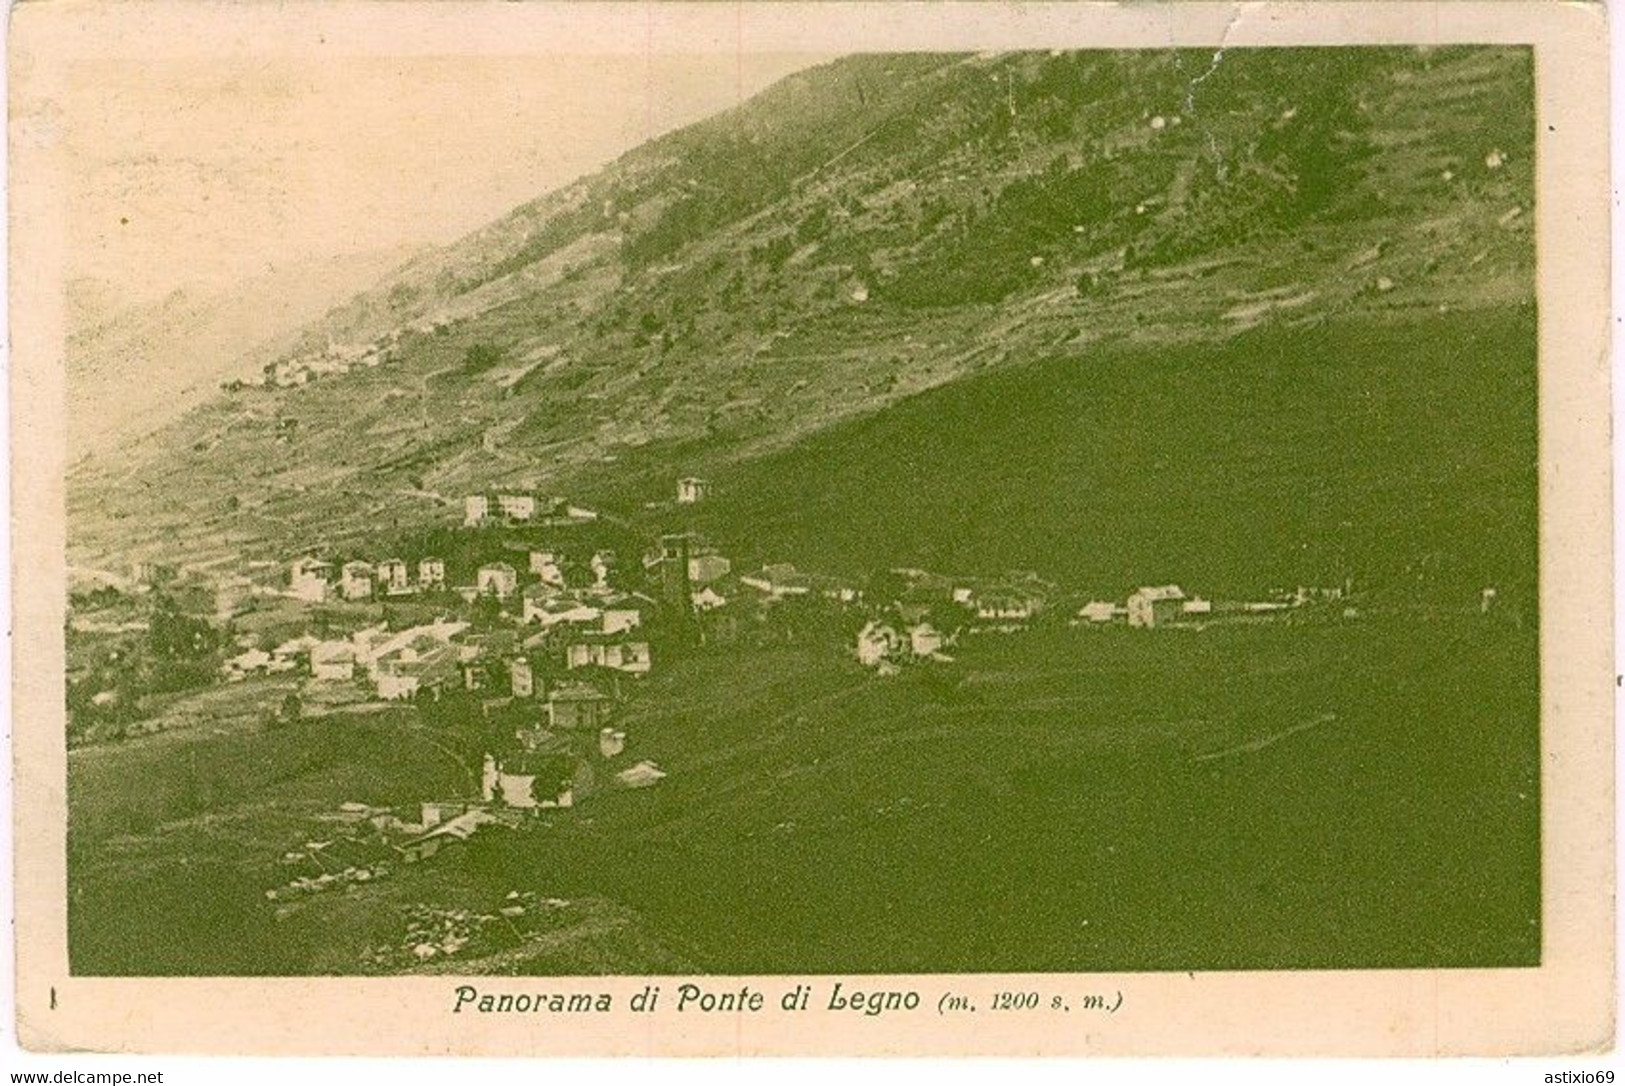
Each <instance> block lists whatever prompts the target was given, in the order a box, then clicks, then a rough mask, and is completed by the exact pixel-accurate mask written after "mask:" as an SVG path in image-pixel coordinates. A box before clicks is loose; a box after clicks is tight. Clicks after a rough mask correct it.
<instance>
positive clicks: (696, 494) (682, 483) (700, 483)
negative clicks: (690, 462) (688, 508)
mask: <svg viewBox="0 0 1625 1086" xmlns="http://www.w3.org/2000/svg"><path fill="white" fill-rule="evenodd" d="M710 486H711V484H709V483H707V482H706V481H705V480H704V479H696V478H694V477H693V476H692V475H690V476H686V477H684V478H682V479H679V480H677V504H679V505H694V504H696V503H698V502H702V501H704V500H705V495H706V492H707V491H708V490H710Z"/></svg>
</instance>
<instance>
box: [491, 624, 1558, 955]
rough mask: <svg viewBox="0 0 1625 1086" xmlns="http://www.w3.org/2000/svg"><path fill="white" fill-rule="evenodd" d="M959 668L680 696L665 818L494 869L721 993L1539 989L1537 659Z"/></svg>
mask: <svg viewBox="0 0 1625 1086" xmlns="http://www.w3.org/2000/svg"><path fill="white" fill-rule="evenodd" d="M959 655H960V660H959V662H958V663H956V664H955V665H951V666H945V667H944V668H943V669H942V670H941V671H940V672H936V673H932V672H916V673H913V674H910V675H908V676H905V677H901V678H899V679H898V680H895V681H893V682H889V683H888V682H886V681H882V680H876V679H873V678H870V677H869V676H867V675H864V674H861V673H859V672H858V671H857V670H856V669H855V668H854V667H852V666H851V665H849V664H847V663H845V662H844V661H839V660H836V659H834V658H832V657H830V658H815V657H811V656H808V657H803V656H800V655H797V654H796V653H792V652H789V651H786V652H784V653H783V654H782V656H781V657H778V658H774V659H771V660H755V661H752V660H733V659H727V658H721V659H715V660H711V661H706V662H703V663H697V664H694V665H693V666H691V667H680V668H677V669H674V670H672V671H671V672H670V673H669V674H668V675H667V676H665V677H663V678H661V679H657V680H656V682H658V683H660V684H661V687H662V688H661V689H660V691H659V696H654V697H650V698H649V699H647V701H646V702H645V703H644V704H646V705H647V706H649V711H648V713H647V715H646V716H643V717H641V718H639V719H635V720H633V721H631V722H630V729H629V730H630V731H631V734H632V735H633V737H634V739H635V742H636V743H637V744H638V748H639V750H640V751H641V752H644V753H647V754H648V755H649V756H651V757H654V758H655V759H656V760H657V761H659V762H660V763H661V765H662V766H664V767H665V768H667V769H669V770H670V771H671V774H672V776H671V778H670V779H669V780H668V781H666V782H664V783H663V784H662V786H661V787H660V789H658V790H657V792H658V794H657V795H653V796H645V795H640V794H630V795H620V796H615V797H611V798H609V799H607V800H606V801H605V802H604V803H603V805H602V806H601V808H600V809H596V810H594V811H593V812H592V814H593V817H592V819H591V821H590V823H589V822H588V821H586V820H581V821H578V822H575V823H572V824H571V825H569V826H567V827H563V828H562V832H560V833H558V834H556V835H552V836H550V837H549V838H547V842H546V847H544V848H542V849H539V850H538V849H533V848H530V847H528V846H527V848H526V850H525V851H524V852H523V853H522V854H516V855H514V856H513V857H512V858H511V865H512V866H511V867H508V868H507V870H509V871H510V872H513V871H520V870H530V869H536V870H548V871H551V872H555V873H557V877H558V878H559V880H560V883H559V885H560V888H561V889H562V890H563V891H565V892H566V895H567V896H568V894H569V893H585V892H588V891H591V892H593V893H598V894H603V895H606V896H610V897H613V898H614V899H616V900H619V901H624V902H627V903H628V904H631V905H632V906H633V907H634V908H637V909H638V910H639V911H640V912H641V913H642V914H643V915H645V916H647V917H651V918H657V921H656V922H657V930H658V931H659V932H660V933H661V935H662V936H663V937H664V939H665V940H666V941H668V942H670V943H671V944H673V945H676V946H679V947H682V948H684V950H685V951H686V953H687V954H688V956H689V957H691V958H692V959H693V960H695V961H696V962H697V963H699V964H700V965H701V966H702V967H703V968H705V969H707V970H712V971H716V972H721V973H729V972H746V973H748V972H757V971H760V972H780V971H815V972H816V971H830V972H849V971H850V972H861V971H875V972H892V971H897V972H907V971H913V970H920V971H932V970H967V971H971V970H1073V969H1199V968H1209V969H1212V968H1224V969H1238V968H1263V967H1347V966H1424V965H1431V966H1466V965H1491V964H1499V965H1514V964H1528V963H1532V962H1534V961H1536V960H1537V959H1538V954H1539V945H1540V943H1539V915H1538V909H1539V881H1538V870H1539V865H1538V861H1539V853H1538V809H1539V794H1538V790H1537V782H1538V751H1537V715H1538V714H1537V695H1536V690H1535V683H1534V680H1533V676H1534V674H1535V671H1534V668H1535V656H1534V638H1533V636H1532V635H1531V634H1530V633H1528V632H1526V631H1522V630H1519V629H1517V628H1515V627H1513V626H1511V625H1503V624H1501V623H1495V622H1489V621H1484V622H1479V621H1477V620H1468V619H1461V620H1442V621H1435V622H1430V623H1422V624H1413V623H1410V622H1408V621H1395V622H1393V623H1384V624H1373V625H1360V624H1357V623H1356V624H1350V625H1344V626H1335V627H1326V628H1300V629H1291V630H1288V629H1282V628H1270V627H1253V628H1232V629H1227V630H1226V629H1210V630H1207V631H1203V632H1201V633H1184V632H1170V633H1167V634H1161V635H1157V634H1153V635H1151V636H1145V635H1143V634H1139V635H1136V634H1135V633H1130V632H1128V631H1114V632H1088V631H1066V632H1060V631H1057V632H1055V633H1052V634H1033V635H1029V636H1025V637H1019V636H1018V637H1010V638H1007V639H999V638H993V639H990V640H986V641H983V642H980V643H977V644H975V645H973V646H970V647H967V648H965V649H963V650H962V651H961V652H960V654H959ZM609 857H612V858H613V862H605V860H606V858H609Z"/></svg>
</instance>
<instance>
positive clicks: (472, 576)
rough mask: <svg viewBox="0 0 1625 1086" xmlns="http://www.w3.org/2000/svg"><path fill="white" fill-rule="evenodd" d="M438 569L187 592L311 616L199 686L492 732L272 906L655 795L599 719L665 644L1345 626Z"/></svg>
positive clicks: (766, 579)
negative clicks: (575, 811)
mask: <svg viewBox="0 0 1625 1086" xmlns="http://www.w3.org/2000/svg"><path fill="white" fill-rule="evenodd" d="M709 500H711V495H710V492H709V488H708V485H707V483H706V482H705V481H703V480H700V479H695V478H684V479H682V480H679V481H678V483H677V486H676V492H675V495H674V500H673V503H672V504H673V505H674V506H675V507H684V506H696V505H699V504H701V503H704V502H706V501H709ZM674 519H676V518H674ZM598 521H599V514H598V513H597V512H595V511H594V510H591V509H587V508H583V507H580V506H577V505H573V504H571V503H570V502H568V501H566V500H564V499H560V498H548V497H543V496H541V495H538V494H536V493H532V492H529V491H497V492H490V493H481V494H475V495H470V496H468V497H467V498H466V499H465V502H464V517H463V520H462V523H461V526H460V529H459V531H461V532H463V533H467V534H470V535H475V534H478V535H480V536H482V537H495V538H497V539H502V538H504V535H505V533H506V532H507V531H508V530H510V529H526V528H539V527H540V528H547V529H552V530H555V531H553V532H552V535H551V536H550V538H556V539H562V540H568V539H569V538H570V529H572V528H581V527H585V526H589V525H593V524H596V523H598ZM516 534H517V533H516ZM283 571H285V572H283ZM456 572H458V573H459V574H461V576H457V577H455V578H454V577H453V568H452V565H451V564H450V563H449V562H448V560H447V559H446V558H445V557H443V556H440V555H436V554H422V555H414V556H412V557H411V558H410V559H408V558H406V557H403V556H396V555H380V556H377V557H376V559H374V560H365V559H361V558H351V559H349V560H347V561H342V562H335V561H333V560H331V559H329V558H327V557H324V556H322V555H319V554H299V555H295V556H289V557H288V558H287V559H286V561H285V562H283V563H276V564H275V567H274V571H273V570H272V567H269V566H264V565H263V564H262V567H260V568H258V569H256V570H251V571H249V573H247V574H244V573H237V574H232V575H229V576H227V577H225V578H222V579H216V580H215V581H213V582H212V583H210V584H207V585H204V586H202V587H203V588H205V589H211V590H212V597H213V601H214V610H213V614H212V616H211V618H212V620H213V621H214V622H215V623H216V624H217V625H219V626H220V627H221V628H222V629H226V630H230V629H232V628H233V624H234V623H235V622H236V621H238V620H239V619H240V618H241V617H242V616H243V615H244V614H247V613H252V612H253V611H254V610H255V609H256V608H260V607H265V606H268V605H269V606H275V607H277V608H280V609H282V611H283V612H284V613H286V612H287V611H289V610H290V609H291V611H292V613H293V614H294V615H296V616H297V615H305V616H307V620H308V621H309V623H310V625H309V628H307V629H304V630H303V631H302V632H299V633H298V634H297V635H295V636H291V637H287V638H285V639H283V640H280V641H279V642H278V643H276V644H274V645H264V644H256V643H255V635H253V634H252V633H249V634H242V635H239V636H238V637H237V638H236V639H235V644H230V643H228V645H227V647H226V648H224V650H223V652H222V656H223V662H222V663H220V665H219V672H218V675H217V676H216V684H217V685H229V684H241V683H248V682H251V681H253V680H256V679H260V678H267V677H280V678H281V679H283V680H285V681H286V680H292V681H293V682H294V683H295V684H296V687H297V691H298V693H297V694H296V695H290V696H289V700H291V701H293V702H295V703H296V704H295V705H294V706H293V707H292V708H291V710H290V709H289V707H288V706H287V705H284V706H283V707H282V708H281V709H280V710H279V709H278V708H277V707H276V706H274V705H268V706H266V712H267V714H268V715H272V716H274V715H275V714H276V713H277V712H289V711H292V712H295V713H297V714H299V715H301V716H303V717H306V718H309V717H320V716H323V715H326V714H328V713H332V712H351V713H353V712H366V711H368V710H369V709H382V708H385V707H392V706H405V707H411V708H413V709H415V711H416V712H417V713H418V714H419V715H420V716H421V717H422V719H424V720H425V721H428V722H431V723H432V722H433V721H435V720H437V719H441V717H440V716H439V714H441V713H442V712H446V711H459V712H467V713H473V714H477V715H478V716H479V717H480V718H481V719H484V720H486V721H491V720H496V721H500V722H501V723H503V724H504V725H508V726H509V727H508V729H507V730H506V731H505V732H503V734H504V736H505V738H504V739H503V741H502V742H501V743H500V744H493V745H492V746H491V748H490V749H488V750H486V751H485V752H484V757H483V759H482V761H481V764H480V765H479V766H478V767H472V766H471V767H468V769H469V772H468V774H467V776H468V779H469V789H468V792H467V794H462V795H454V796H444V797H435V798H434V799H432V800H430V801H427V802H423V803H422V804H421V805H419V806H417V807H414V808H413V809H411V810H400V809H381V808H372V807H368V806H366V805H364V804H360V803H347V804H345V805H344V807H343V808H342V809H340V810H339V811H337V812H334V813H333V815H332V817H333V818H335V819H337V820H339V821H340V822H341V823H342V824H344V825H345V826H346V827H348V828H346V829H344V830H343V831H342V832H340V833H339V834H338V835H336V836H334V835H332V834H326V835H325V836H328V837H330V838H332V839H331V840H327V841H316V840H313V841H312V842H309V843H308V844H307V846H306V847H305V848H303V849H296V850H293V851H290V852H289V853H287V854H286V855H285V856H283V857H282V863H283V864H284V865H285V870H286V871H287V874H288V878H287V880H286V881H285V882H283V883H281V884H279V885H278V886H275V887H271V888H268V889H267V891H266V895H267V897H268V898H271V899H272V900H273V901H279V902H286V901H288V900H291V899H296V898H298V897H300V896H303V895H309V894H315V893H321V892H323V891H326V890H332V889H339V888H342V887H344V886H347V885H350V884H352V883H355V882H365V881H369V880H371V879H374V878H379V877H383V876H385V875H387V874H388V873H389V872H390V870H391V868H392V866H393V865H395V864H399V863H412V862H417V861H421V860H426V859H429V858H430V857H433V856H435V855H436V854H437V853H438V852H439V851H440V850H441V849H442V848H445V847H447V846H450V845H456V844H459V843H462V842H465V841H467V840H469V839H470V838H471V837H473V836H474V835H476V834H478V833H482V832H485V831H486V830H487V829H492V830H512V829H520V828H523V826H524V825H525V824H526V822H527V820H530V819H534V818H537V817H570V815H569V813H568V812H570V811H571V809H572V808H576V807H578V806H580V805H582V804H584V803H590V801H591V797H592V796H593V795H595V794H597V793H599V792H601V791H604V790H637V789H645V788H650V787H655V786H658V785H659V784H660V782H661V781H663V780H664V779H666V777H667V774H666V771H665V770H664V769H662V767H661V766H660V765H658V764H657V763H655V762H654V761H651V760H648V759H646V758H641V757H639V754H638V744H637V736H636V735H629V734H628V733H627V731H626V730H624V729H623V728H621V727H619V726H618V719H619V718H620V716H621V715H622V713H621V710H622V709H623V707H624V706H625V705H626V704H627V703H628V702H629V701H631V700H632V699H636V698H639V697H640V696H645V695H644V694H643V691H642V689H641V688H642V687H644V686H646V685H647V684H645V683H643V681H642V680H644V679H645V678H646V677H647V676H649V675H650V674H651V673H653V672H654V671H655V670H656V669H658V668H661V667H663V666H668V665H669V664H670V663H671V662H672V661H674V660H677V659H680V658H681V656H682V655H683V654H685V653H689V652H702V651H710V652H744V651H749V649H750V647H751V646H753V645H760V644H763V643H771V642H777V641H784V640H790V641H801V642H811V641H815V640H817V639H822V643H824V644H825V645H827V647H828V648H829V649H830V650H831V651H836V650H837V649H838V650H839V651H840V652H842V653H844V654H846V655H847V656H848V658H849V659H850V661H851V665H850V666H851V667H853V668H854V669H867V671H868V672H869V673H870V674H871V675H872V676H873V677H874V679H875V681H886V680H888V679H891V678H892V677H895V676H898V675H901V674H903V673H904V672H905V671H906V670H908V669H915V668H927V669H944V668H946V669H951V668H953V667H954V665H955V654H956V652H958V651H959V650H960V648H961V647H962V646H964V645H966V644H967V643H968V639H973V638H977V637H982V636H993V635H1005V636H1010V637H1019V636H1021V635H1022V634H1023V632H1025V631H1029V630H1032V629H1034V628H1035V627H1037V626H1038V625H1039V624H1044V625H1046V626H1049V627H1054V626H1062V627H1072V628H1075V629H1076V630H1077V631H1078V634H1077V636H1088V634H1087V631H1090V630H1105V629H1110V628H1114V627H1122V628H1125V629H1132V630H1136V631H1145V632H1146V633H1145V635H1146V636H1155V635H1157V634H1158V633H1160V632H1162V631H1167V630H1180V631H1196V630H1200V629H1203V628H1205V627H1206V626H1208V625H1210V624H1213V623H1223V622H1234V621H1250V622H1258V621H1275V620H1281V619H1298V618H1301V617H1305V616H1311V615H1312V616H1315V617H1331V618H1335V619H1350V618H1355V617H1357V611H1356V609H1355V607H1354V606H1353V603H1352V600H1351V599H1350V598H1349V597H1348V590H1347V586H1337V587H1333V588H1310V587H1298V588H1294V589H1292V590H1290V591H1283V592H1279V593H1274V594H1272V595H1270V596H1269V598H1266V599H1262V600H1257V601H1251V602H1233V603H1232V602H1215V601H1212V600H1209V599H1206V598H1204V597H1202V596H1200V595H1196V594H1192V593H1188V592H1186V591H1185V590H1183V589H1182V588H1181V587H1180V586H1177V585H1171V584H1163V585H1147V586H1140V587H1137V588H1134V589H1133V590H1132V591H1130V592H1128V593H1127V594H1126V596H1125V597H1124V598H1123V599H1122V600H1120V601H1119V600H1104V599H1080V598H1077V597H1075V596H1072V595H1069V594H1068V593H1067V592H1066V591H1064V590H1063V589H1061V588H1060V587H1059V586H1056V585H1054V584H1051V583H1048V582H1046V581H1044V580H1042V579H1041V578H1039V577H1038V576H1037V575H1035V574H1031V573H1011V574H1005V575H1001V576H991V577H975V576H958V577H956V576H949V575H944V574H937V573H933V572H930V571H926V570H920V569H894V570H889V571H886V572H885V574H884V575H883V576H882V577H881V578H878V579H876V580H874V581H871V582H869V583H864V584H859V583H856V582H853V581H849V580H845V579H842V578H840V577H835V576H829V575H823V574H819V573H815V572H809V571H803V570H801V569H798V568H797V567H796V566H794V565H792V564H789V563H776V564H768V565H765V566H763V567H761V568H760V569H756V570H753V571H750V572H740V571H737V570H735V568H734V564H733V562H732V560H731V559H730V558H729V557H728V556H727V555H726V554H725V553H723V552H722V551H721V550H720V549H719V548H717V547H716V546H714V545H712V544H711V543H709V542H708V541H706V540H705V539H703V538H702V537H700V536H699V535H698V534H696V533H693V532H689V531H679V532H668V533H666V534H663V535H660V536H659V537H658V538H657V539H653V540H651V541H650V542H649V544H648V546H647V547H646V549H645V551H644V552H643V553H641V554H637V555H631V556H623V555H620V554H617V553H615V552H613V551H611V550H608V549H603V548H598V547H589V546H586V545H583V546H581V547H578V548H572V547H570V546H568V545H567V544H561V545H557V546H549V547H548V548H546V549H543V548H540V547H534V548H527V549H526V550H525V551H524V552H523V557H522V559H521V558H520V555H519V554H518V553H515V554H514V560H512V561H510V560H506V559H504V560H494V561H485V562H481V563H480V564H478V565H476V566H472V567H471V568H468V569H466V570H458V571H456ZM191 580H192V582H193V587H194V588H196V587H199V586H197V585H196V583H195V582H196V580H197V579H196V578H192V579H191ZM187 582H188V578H187V576H186V575H185V574H184V572H183V571H178V570H175V569H173V568H161V567H160V568H154V567H143V568H141V569H138V570H137V571H136V574H135V577H134V578H132V582H131V583H133V584H137V585H139V586H141V587H142V588H144V590H145V591H147V592H157V591H159V590H160V589H161V590H162V591H164V592H166V593H176V592H179V591H181V590H182V587H183V586H184V585H186V584H187ZM138 590H139V589H138ZM207 594H208V593H207V592H205V595H207ZM379 603H385V604H405V605H410V610H411V611H412V613H413V614H414V616H417V617H425V616H428V617H425V620H423V621H417V620H416V617H414V620H413V621H412V622H411V624H402V623H400V622H398V621H397V622H393V623H392V622H380V621H371V622H367V623H365V624H360V625H357V626H356V628H353V629H344V628H342V627H340V628H335V626H334V624H333V622H332V615H333V613H334V612H335V610H340V611H341V612H342V613H347V614H348V613H353V614H358V615H359V614H368V615H374V616H375V615H376V614H377V611H376V609H374V610H367V606H368V605H371V606H373V607H374V608H376V605H377V604H379ZM1489 603H1490V597H1489V596H1486V600H1485V607H1486V608H1487V607H1488V606H1489ZM335 605H336V606H335ZM344 608H350V609H352V610H349V611H344V610H343V609H344ZM318 615H320V616H323V617H322V620H321V621H320V622H317V621H316V617H317V616H318ZM96 621H97V620H96V619H94V618H93V617H84V616H79V617H78V618H74V617H70V629H74V628H79V629H83V630H92V629H95V628H96ZM357 621H359V620H357ZM71 681H72V676H71V675H70V682H71ZM285 688H286V686H281V687H277V689H285ZM104 695H105V692H104V693H98V694H96V695H95V696H94V697H93V698H92V699H91V704H100V702H98V701H97V700H96V699H99V698H102V697H104ZM451 707H457V708H456V709H455V710H453V709H452V708H451ZM131 734H138V733H137V732H132V733H131ZM514 907H515V908H518V907H519V906H514ZM450 943H451V944H454V945H450V946H448V945H447V944H446V943H445V942H444V941H442V942H438V943H437V942H433V941H431V942H430V943H427V944H419V945H427V946H429V947H431V949H430V950H428V951H419V957H423V956H426V955H427V956H432V955H434V954H437V953H452V952H454V951H455V950H456V945H460V944H458V941H457V939H456V938H451V939H450ZM434 948H438V949H434Z"/></svg>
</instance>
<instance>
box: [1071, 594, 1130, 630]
mask: <svg viewBox="0 0 1625 1086" xmlns="http://www.w3.org/2000/svg"><path fill="white" fill-rule="evenodd" d="M1123 613H1125V612H1124V611H1123V610H1122V609H1121V608H1119V607H1118V606H1117V604H1115V603H1112V602H1111V601H1110V600H1090V601H1089V602H1088V603H1086V604H1084V605H1083V606H1082V607H1080V608H1078V623H1079V624H1080V625H1081V624H1084V623H1092V624H1095V625H1099V624H1102V623H1106V622H1110V621H1112V619H1114V618H1116V617H1117V616H1118V615H1120V614H1123Z"/></svg>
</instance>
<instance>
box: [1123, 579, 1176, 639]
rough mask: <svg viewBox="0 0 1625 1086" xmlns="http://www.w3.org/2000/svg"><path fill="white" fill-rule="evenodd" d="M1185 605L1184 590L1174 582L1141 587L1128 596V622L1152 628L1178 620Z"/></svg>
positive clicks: (1142, 627)
mask: <svg viewBox="0 0 1625 1086" xmlns="http://www.w3.org/2000/svg"><path fill="white" fill-rule="evenodd" d="M1184 607H1185V592H1184V590H1183V589H1181V588H1180V587H1179V586H1178V585H1176V584H1165V585H1155V586H1152V587H1146V588H1141V589H1138V590H1136V591H1135V593H1134V594H1133V595H1132V596H1130V597H1129V598H1128V624H1129V625H1130V626H1135V627H1139V628H1141V629H1147V630H1149V629H1152V628H1153V627H1156V626H1166V625H1169V624H1170V623H1173V622H1177V621H1179V616H1180V614H1181V613H1182V612H1183V611H1184Z"/></svg>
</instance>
